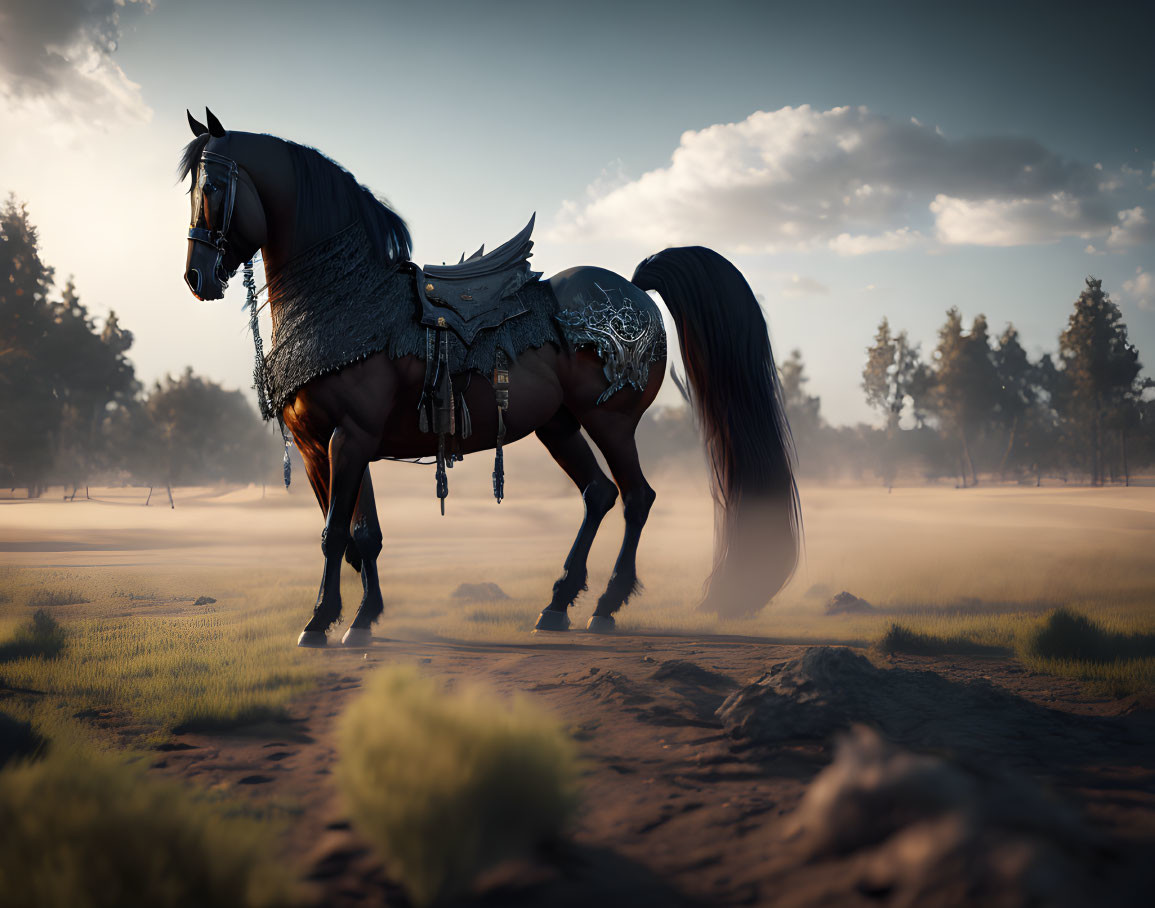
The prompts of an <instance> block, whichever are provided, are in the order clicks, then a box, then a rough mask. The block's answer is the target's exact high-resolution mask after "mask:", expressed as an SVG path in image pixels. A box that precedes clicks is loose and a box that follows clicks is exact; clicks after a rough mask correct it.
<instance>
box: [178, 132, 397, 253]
mask: <svg viewBox="0 0 1155 908" xmlns="http://www.w3.org/2000/svg"><path fill="white" fill-rule="evenodd" d="M209 138H210V137H209V134H208V133H202V134H201V135H199V136H197V137H196V138H195V139H193V140H192V141H191V142H189V143H188V145H186V146H185V148H184V151H183V152H181V157H180V163H179V164H178V166H177V175H178V178H179V179H181V180H185V179H187V178H188V176H189V175H190V174H191V173H192V172H193V171H194V170H195V169H196V166H197V163H198V162H199V161H200V158H201V154H202V153H203V152H204V149H205V146H206V145H207V144H208V142H209ZM269 138H275V139H277V141H278V142H283V143H284V144H285V146H286V148H288V151H289V158H290V160H291V161H292V163H293V173H294V175H295V181H296V187H295V189H296V193H297V230H298V232H299V231H300V229H301V226H302V225H304V224H308V225H309V226H310V227H311V228H312V229H313V230H314V231H315V234H316V235H317V236H319V237H322V238H326V237H329V236H331V235H332V234H334V233H336V232H337V231H339V230H341V229H343V228H345V227H348V226H349V225H350V224H352V223H353V222H354V221H355V220H360V222H361V224H362V226H363V227H364V228H365V232H366V234H367V235H368V237H369V242H370V244H371V245H372V247H373V251H374V252H375V253H377V254H378V255H379V256H381V257H382V258H384V259H385V260H386V261H389V262H393V261H404V260H407V259H408V258H409V256H410V254H411V252H412V248H413V240H412V238H411V237H410V235H409V227H408V226H407V225H406V224H405V220H404V219H403V218H402V217H401V215H399V214H397V212H395V211H394V210H393V209H392V208H390V207H389V204H388V202H386V201H385V200H384V199H382V198H380V197H378V196H377V195H375V194H374V193H373V192H372V190H370V189H368V188H367V187H365V186H363V185H361V184H360V183H358V182H357V179H356V177H354V176H353V174H351V173H349V171H347V170H346V169H345V168H344V167H342V166H341V165H340V164H338V163H337V162H336V161H334V160H333V159H332V158H329V157H327V156H325V155H323V154H322V153H321V152H319V151H317V149H315V148H310V147H309V146H308V145H298V144H297V143H296V142H290V141H288V140H287V139H280V138H277V137H276V136H269Z"/></svg>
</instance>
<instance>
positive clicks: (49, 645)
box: [0, 609, 64, 662]
mask: <svg viewBox="0 0 1155 908" xmlns="http://www.w3.org/2000/svg"><path fill="white" fill-rule="evenodd" d="M62 649H64V631H63V630H62V629H61V627H60V625H59V624H58V623H57V621H56V619H55V618H53V617H52V616H51V615H49V614H48V612H46V611H44V609H37V610H36V613H35V614H34V615H33V616H32V618H31V620H29V622H28V623H27V624H25V625H24V626H23V627H21V628H20V629H19V630H17V631H16V633H15V634H14V635H13V636H12V639H10V640H5V641H4V642H3V643H0V662H14V661H16V660H17V659H35V658H36V657H38V656H39V657H42V658H44V659H54V658H56V657H57V656H59V655H60V651H61V650H62Z"/></svg>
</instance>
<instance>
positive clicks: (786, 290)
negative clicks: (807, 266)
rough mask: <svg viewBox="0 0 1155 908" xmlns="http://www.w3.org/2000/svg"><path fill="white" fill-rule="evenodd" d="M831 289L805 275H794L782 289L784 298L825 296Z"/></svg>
mask: <svg viewBox="0 0 1155 908" xmlns="http://www.w3.org/2000/svg"><path fill="white" fill-rule="evenodd" d="M829 292H830V288H829V287H827V286H826V285H825V284H824V283H822V282H821V281H819V280H816V279H815V278H812V277H808V276H807V275H805V274H792V275H790V279H789V280H787V281H786V284H785V286H784V287H783V288H782V294H783V296H795V297H797V296H824V295H825V294H827V293H829Z"/></svg>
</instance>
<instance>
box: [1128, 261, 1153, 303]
mask: <svg viewBox="0 0 1155 908" xmlns="http://www.w3.org/2000/svg"><path fill="white" fill-rule="evenodd" d="M1123 292H1124V293H1126V294H1127V296H1128V297H1130V298H1131V299H1132V300H1133V301H1134V302H1135V305H1137V306H1138V307H1139V308H1140V309H1155V278H1152V276H1151V272H1150V271H1144V270H1143V268H1142V267H1139V268H1136V269H1135V277H1133V278H1132V279H1131V280H1129V281H1123Z"/></svg>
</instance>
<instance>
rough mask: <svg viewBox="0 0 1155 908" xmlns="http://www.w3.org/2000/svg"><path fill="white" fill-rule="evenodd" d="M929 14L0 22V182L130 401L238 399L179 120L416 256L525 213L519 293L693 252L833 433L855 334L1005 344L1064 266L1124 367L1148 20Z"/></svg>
mask: <svg viewBox="0 0 1155 908" xmlns="http://www.w3.org/2000/svg"><path fill="white" fill-rule="evenodd" d="M942 6H943V5H941V4H926V3H921V4H861V3H823V2H815V3H807V4H798V3H791V4H780V3H733V2H712V3H697V4H679V3H668V2H667V3H629V2H618V3H601V2H592V3H591V2H587V3H549V2H536V3H529V2H492V3H480V2H472V3H467V2H424V3H416V2H412V3H390V2H376V3H370V2H330V3H326V4H317V3H300V2H295V0H293V2H276V3H274V2H270V0H262V2H248V3H238V2H233V3H222V2H216V0H204V2H178V0H155V2H153V3H151V4H146V3H132V2H130V3H128V4H127V5H126V6H120V5H118V4H117V3H116V2H115V0H92V2H89V3H85V4H78V3H75V2H70V0H0V19H2V20H3V21H2V22H0V129H2V130H3V132H4V134H5V135H6V136H7V137H9V138H6V139H5V141H4V142H3V143H2V144H0V191H4V192H8V191H13V192H15V193H16V194H17V196H18V197H20V198H22V199H25V200H27V201H28V203H29V206H30V209H31V211H32V215H33V218H34V220H35V221H36V222H37V223H38V224H39V226H40V228H41V232H42V237H43V240H44V246H45V251H46V256H47V258H48V260H49V261H50V262H51V263H52V264H54V265H56V267H57V269H58V273H59V275H60V276H61V277H63V276H65V275H67V274H69V273H74V274H75V275H76V278H77V282H78V284H79V287H80V290H81V294H82V297H83V298H84V299H86V301H87V302H88V303H89V304H90V305H91V306H93V307H94V308H95V309H97V310H98V311H104V310H105V309H107V308H109V307H112V308H115V309H116V310H117V311H118V313H119V314H120V316H121V319H122V322H123V323H124V324H126V326H128V327H129V328H130V329H132V330H134V331H135V332H136V335H137V344H136V347H135V348H134V353H133V357H134V360H135V361H136V363H137V365H138V369H139V371H140V372H141V373H142V375H143V377H145V378H146V379H151V378H154V377H156V376H157V375H160V374H162V373H163V372H165V371H173V372H175V371H178V370H179V369H181V368H183V367H184V365H186V364H191V365H192V366H193V367H194V368H195V369H197V370H198V371H202V372H204V373H207V374H208V375H210V376H212V377H214V378H217V379H219V380H222V381H224V382H226V383H227V384H230V385H232V386H238V387H247V385H248V383H249V378H248V376H249V374H250V370H251V355H252V353H251V342H250V340H249V339H248V337H247V336H246V334H245V323H244V319H243V317H242V316H241V314H240V311H239V304H240V301H241V297H240V288H239V286H238V287H235V288H233V289H232V290H230V294H229V297H228V298H227V299H226V300H225V301H224V302H222V303H215V304H213V303H210V304H202V303H197V302H196V301H195V300H193V299H192V298H191V296H189V294H188V293H187V290H186V289H185V288H184V286H183V284H182V282H181V274H180V272H181V269H182V265H183V260H184V242H183V239H182V237H183V230H184V226H185V220H186V217H187V211H186V205H187V203H186V200H185V198H184V196H183V194H182V193H183V187H179V186H176V185H174V182H173V166H174V162H175V157H176V153H177V151H178V150H179V148H180V146H181V145H182V144H183V143H184V142H185V141H186V139H187V137H188V130H187V126H186V124H185V122H184V108H185V107H191V108H193V110H194V112H195V113H198V114H199V111H200V110H201V109H202V108H203V106H204V105H205V104H208V105H209V106H210V107H212V108H213V110H214V112H215V113H216V114H217V115H218V116H219V117H220V118H221V119H222V121H223V122H224V123H225V125H226V126H228V127H231V128H237V129H246V130H252V131H259V132H271V133H274V134H277V135H282V136H285V137H286V138H292V139H295V140H298V141H302V142H306V143H309V144H314V145H316V146H317V147H319V148H321V149H322V150H323V151H325V152H326V153H328V154H330V155H331V156H333V157H335V158H336V159H337V160H339V161H341V162H342V163H343V164H345V165H346V166H347V167H348V168H349V169H350V170H352V171H353V172H354V173H355V174H357V176H358V177H359V178H360V179H361V180H362V181H364V182H366V183H367V184H368V185H370V186H372V187H373V188H374V189H375V190H376V191H378V192H380V193H381V194H383V195H385V196H386V197H388V198H389V199H390V200H391V201H392V203H393V204H394V206H395V207H396V208H397V209H398V210H399V211H400V212H401V213H402V214H403V215H404V216H405V217H406V218H407V219H408V220H409V222H410V225H411V227H412V229H413V233H414V238H415V246H416V248H415V258H417V259H418V260H419V261H441V260H443V259H448V258H451V257H453V258H455V257H456V256H457V255H458V254H459V253H460V252H461V251H462V250H463V249H468V250H469V251H472V250H473V249H475V248H476V247H477V246H478V245H479V244H480V243H481V242H483V241H484V242H487V243H488V244H490V245H494V244H496V243H498V242H500V241H502V240H504V239H506V238H507V237H508V236H510V235H512V234H513V233H514V232H516V230H517V229H518V228H520V227H521V226H522V224H524V222H525V220H526V219H527V218H528V216H529V214H530V212H532V211H535V210H536V211H537V212H538V225H539V226H538V231H537V248H536V255H535V263H536V264H537V266H538V267H539V268H541V269H544V270H545V271H546V272H547V273H548V272H551V271H556V270H560V269H562V268H566V267H569V266H571V265H575V264H584V263H589V264H599V265H603V266H606V267H610V268H614V269H616V270H619V271H624V272H625V273H626V274H627V275H628V274H629V273H630V271H631V270H632V268H633V266H634V265H635V264H636V263H637V261H638V260H639V259H640V258H642V257H643V256H645V255H647V254H649V253H651V252H653V251H656V250H657V249H658V248H661V247H662V246H664V245H680V244H684V243H697V244H702V245H707V246H712V247H714V248H717V249H718V250H719V251H721V252H723V253H724V254H726V255H728V256H730V257H731V258H733V260H734V261H735V262H736V263H737V264H738V265H739V267H741V268H742V269H743V271H744V272H745V273H746V274H747V277H748V278H749V280H750V282H751V284H752V285H753V286H754V289H755V290H756V292H757V293H758V294H759V295H760V297H761V298H762V299H763V301H764V305H765V308H766V312H767V316H768V320H769V322H770V326H771V334H772V338H773V342H774V346H775V350H776V352H777V354H778V355H779V356H780V357H784V356H785V355H786V354H787V353H788V351H789V350H790V349H791V348H794V347H798V348H800V349H801V350H802V352H803V355H804V357H805V359H806V361H807V363H808V366H809V372H810V374H811V377H812V381H811V392H812V393H815V394H819V395H820V396H821V397H822V401H823V412H824V413H825V414H826V416H827V417H828V418H829V419H830V420H831V421H832V422H835V423H843V422H853V421H857V420H860V419H870V418H871V414H870V413H869V411H868V410H867V409H866V406H865V403H864V402H863V400H862V394H861V392H860V390H859V389H858V381H859V372H860V370H861V366H862V361H863V350H864V348H865V347H866V345H867V344H868V343H869V342H870V339H871V336H872V334H873V332H874V328H875V326H876V325H877V323H878V320H879V319H880V318H881V317H882V316H883V315H887V316H889V318H890V320H891V323H892V325H895V326H896V327H899V328H906V329H908V330H909V332H910V333H911V335H912V337H914V338H915V339H916V340H921V341H922V342H923V346H924V350H929V349H930V348H931V347H932V346H933V342H934V333H935V330H936V329H937V327H938V325H939V324H941V322H942V320H943V313H944V311H945V309H946V308H947V307H948V306H951V305H957V306H959V307H960V308H961V309H962V310H963V313H964V316H965V317H966V318H967V319H968V320H969V318H971V317H973V316H974V315H975V314H977V313H978V312H984V313H985V314H986V315H987V316H988V317H989V319H990V321H991V323H992V326H993V327H994V329H995V330H996V331H999V330H1001V329H1002V327H1003V326H1004V325H1005V323H1006V322H1008V321H1013V322H1014V323H1015V325H1016V326H1017V327H1018V328H1019V330H1020V332H1021V334H1022V335H1023V339H1024V342H1025V344H1026V346H1027V347H1028V349H1030V350H1031V351H1032V352H1036V353H1037V352H1041V351H1042V350H1049V349H1053V348H1054V346H1055V339H1056V336H1057V334H1058V333H1059V331H1060V330H1061V329H1062V327H1063V324H1064V322H1065V319H1066V316H1067V313H1068V311H1069V308H1070V305H1071V302H1072V301H1073V300H1074V298H1075V297H1076V296H1077V295H1078V292H1079V290H1080V288H1081V285H1082V279H1083V277H1084V276H1086V275H1087V274H1095V275H1096V276H1099V277H1102V278H1103V279H1104V282H1105V286H1106V287H1107V288H1108V289H1109V290H1110V291H1111V292H1112V295H1113V296H1114V297H1115V298H1116V299H1117V300H1118V302H1119V303H1120V305H1121V306H1122V308H1123V311H1124V315H1125V318H1126V320H1127V323H1128V325H1129V327H1130V329H1131V333H1132V338H1133V340H1134V341H1135V342H1136V343H1137V344H1138V346H1139V348H1140V351H1142V352H1144V354H1145V359H1146V360H1148V362H1149V365H1150V366H1152V367H1155V287H1153V283H1155V281H1153V278H1152V276H1151V274H1152V272H1155V248H1153V241H1155V233H1153V229H1152V222H1155V189H1153V188H1152V187H1155V116H1152V114H1153V113H1155V111H1153V110H1152V106H1153V104H1152V91H1151V87H1152V86H1153V85H1155V63H1152V59H1151V58H1152V55H1151V54H1150V53H1149V48H1148V45H1149V42H1150V36H1151V34H1152V28H1151V27H1152V24H1153V18H1155V17H1153V16H1152V13H1151V12H1150V11H1148V12H1146V13H1139V12H1138V11H1137V10H1136V8H1135V6H1134V5H1131V4H1127V5H1123V4H1119V5H1117V6H1112V5H1111V4H1100V5H1099V6H1097V7H1094V8H1092V7H1089V6H1087V5H1081V6H1075V5H1064V4H1056V3H1047V4H1043V3H1026V4H1018V5H1013V9H1010V10H1008V9H1007V8H1006V7H1007V6H1012V5H1010V4H993V3H981V2H980V3H969V4H966V5H965V8H963V7H961V6H960V7H959V8H956V9H953V10H945V9H943V8H941V7H942ZM12 136H19V139H16V140H13V139H12V138H11V137H12ZM238 284H239V282H238ZM1152 371H1155V369H1149V370H1148V372H1149V374H1150V372H1152Z"/></svg>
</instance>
